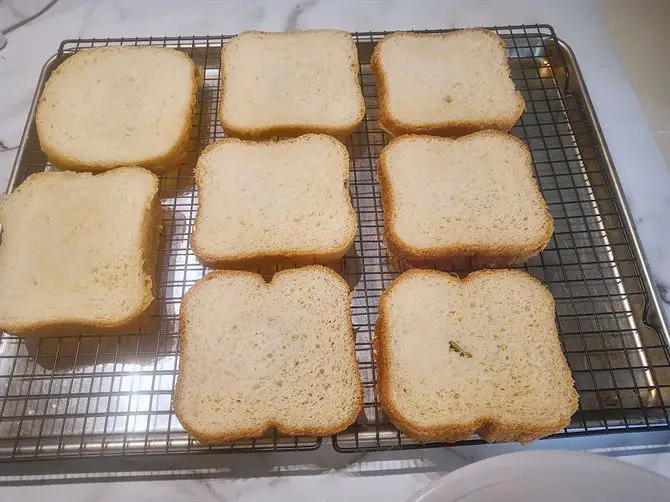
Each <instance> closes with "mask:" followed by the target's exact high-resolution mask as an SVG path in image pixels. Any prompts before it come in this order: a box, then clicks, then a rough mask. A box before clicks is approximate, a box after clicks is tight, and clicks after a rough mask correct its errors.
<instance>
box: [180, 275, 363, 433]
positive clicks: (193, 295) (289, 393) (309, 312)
mask: <svg viewBox="0 0 670 502" xmlns="http://www.w3.org/2000/svg"><path fill="white" fill-rule="evenodd" d="M349 304H350V292H349V287H348V286H347V283H346V282H345V281H344V279H342V277H340V276H339V275H337V274H336V273H335V272H333V271H332V270H330V269H328V268H326V267H322V266H309V267H304V268H298V269H289V270H284V271H282V272H278V273H277V274H275V275H274V277H273V279H272V282H270V283H267V282H265V281H264V279H263V277H261V276H260V275H258V274H254V273H251V272H243V271H237V272H236V271H216V272H212V273H210V274H209V275H207V276H206V277H205V278H204V279H202V280H200V281H198V282H197V283H196V284H195V286H193V287H192V288H191V289H190V290H189V291H188V293H187V294H186V295H185V296H184V299H183V300H182V305H181V312H180V329H179V343H180V347H181V353H180V358H179V378H178V380H177V387H176V390H175V394H174V406H175V409H176V412H177V417H178V418H179V421H180V422H181V424H182V425H183V426H184V428H185V429H186V430H187V431H188V432H189V433H191V434H192V435H193V436H194V437H196V438H197V439H200V440H202V441H207V442H222V441H232V440H235V439H240V438H251V437H258V436H261V435H262V434H263V433H264V432H265V431H267V430H268V429H269V428H270V427H276V428H277V429H278V430H279V431H280V432H283V433H286V434H291V435H326V434H333V433H335V432H339V431H341V430H343V429H345V428H346V427H347V426H349V425H350V424H351V423H352V422H353V421H354V420H355V419H356V417H357V416H358V413H359V412H360V410H361V408H362V406H363V390H362V389H363V388H362V384H361V376H360V373H359V371H358V364H357V362H356V355H355V348H354V332H353V327H352V324H351V314H350V312H349Z"/></svg>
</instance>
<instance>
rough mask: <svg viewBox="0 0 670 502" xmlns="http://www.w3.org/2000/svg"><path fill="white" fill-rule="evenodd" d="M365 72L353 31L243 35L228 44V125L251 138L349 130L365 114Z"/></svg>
mask: <svg viewBox="0 0 670 502" xmlns="http://www.w3.org/2000/svg"><path fill="white" fill-rule="evenodd" d="M358 73H359V66H358V53H357V51H356V44H355V43H354V40H353V38H352V37H351V35H350V34H349V33H347V32H344V31H339V30H307V31H297V32H292V33H264V32H258V31H250V32H245V33H242V34H240V35H238V36H236V37H235V38H233V39H231V40H230V41H229V42H227V43H226V44H225V45H224V46H223V49H222V50H221V98H220V101H219V117H220V120H221V124H222V125H223V129H224V131H225V132H226V134H228V135H231V136H235V137H240V138H247V139H257V138H268V137H271V136H298V135H300V134H304V133H310V132H313V133H325V134H330V135H333V136H338V137H342V136H346V135H348V134H351V133H352V132H353V131H354V130H355V129H356V128H357V127H358V125H359V124H360V123H361V121H362V120H363V116H364V115H365V102H364V100H363V93H362V92H361V88H360V84H359V81H358Z"/></svg>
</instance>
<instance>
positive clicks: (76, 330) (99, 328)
mask: <svg viewBox="0 0 670 502" xmlns="http://www.w3.org/2000/svg"><path fill="white" fill-rule="evenodd" d="M119 169H131V170H135V169H138V167H121V168H119ZM45 175H46V176H48V175H50V173H47V172H41V173H36V174H32V175H30V176H29V177H28V179H26V181H24V183H26V182H27V181H28V180H29V179H33V180H34V179H38V178H40V177H43V176H45ZM105 175H106V173H102V174H100V175H99V176H105ZM152 178H153V191H154V196H153V197H152V200H151V202H150V204H149V207H148V208H147V211H146V212H145V217H144V220H143V222H142V224H141V226H142V251H143V274H144V281H145V289H144V296H143V299H142V301H141V303H140V304H138V306H137V308H136V309H135V310H133V311H132V312H129V313H128V314H127V315H126V316H125V317H124V318H122V319H118V320H116V321H112V322H104V321H99V322H89V321H86V320H81V319H74V318H66V319H58V320H53V321H43V322H37V323H26V324H4V325H2V326H0V331H5V332H7V333H11V334H13V335H18V336H26V337H31V336H40V337H45V336H49V337H51V336H65V335H80V334H85V335H86V334H95V335H111V334H122V333H129V332H133V331H136V330H137V329H138V328H139V327H140V325H141V324H142V323H143V322H144V320H145V319H146V318H147V317H148V315H149V314H150V313H151V307H152V305H153V302H154V297H155V289H156V284H155V281H154V273H155V267H156V259H157V254H158V244H159V236H160V231H161V227H162V212H161V201H160V198H159V197H158V184H159V182H158V178H157V177H156V176H155V175H152Z"/></svg>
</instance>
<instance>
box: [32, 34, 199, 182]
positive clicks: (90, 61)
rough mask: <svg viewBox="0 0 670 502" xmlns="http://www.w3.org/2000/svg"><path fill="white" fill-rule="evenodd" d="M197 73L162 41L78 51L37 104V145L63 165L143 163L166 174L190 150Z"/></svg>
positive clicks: (88, 167)
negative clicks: (142, 45) (158, 43)
mask: <svg viewBox="0 0 670 502" xmlns="http://www.w3.org/2000/svg"><path fill="white" fill-rule="evenodd" d="M196 90H197V72H196V67H195V65H194V64H193V61H191V58H189V57H188V55H187V54H186V53H184V52H181V51H178V50H175V49H168V48H163V47H128V46H125V47H123V46H119V47H100V48H96V49H85V50H81V51H79V52H77V53H75V54H74V55H72V56H70V57H69V58H68V59H66V60H65V61H64V62H63V63H62V64H61V65H60V66H58V68H56V70H54V72H53V73H52V74H51V76H50V77H49V80H47V83H46V85H45V86H44V91H43V92H42V95H41V97H40V101H39V104H38V105H37V119H36V123H37V134H38V136H39V140H40V146H41V148H42V150H43V151H44V153H46V155H47V157H48V158H49V160H50V161H51V162H52V163H53V164H54V165H55V166H56V167H58V168H61V169H69V170H73V171H94V172H95V171H105V170H107V169H111V168H113V167H119V166H140V167H145V168H147V169H150V170H151V171H153V172H155V173H158V174H160V173H162V172H163V171H165V169H167V168H168V167H170V166H171V165H174V164H177V163H179V162H180V161H181V159H182V158H183V156H184V155H185V154H186V152H187V150H188V141H189V136H190V133H191V123H192V121H193V114H194V112H195V94H196Z"/></svg>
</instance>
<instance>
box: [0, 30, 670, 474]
mask: <svg viewBox="0 0 670 502" xmlns="http://www.w3.org/2000/svg"><path fill="white" fill-rule="evenodd" d="M491 29H493V30H494V31H496V32H497V33H499V34H500V35H501V36H502V37H503V38H504V40H505V41H506V44H507V55H508V58H509V62H510V66H511V68H512V76H513V79H514V81H515V83H516V85H517V87H518V88H519V90H520V91H521V93H522V94H523V96H524V99H525V100H526V103H527V106H526V112H525V113H524V115H523V116H522V118H521V120H520V122H519V123H518V124H517V126H516V127H515V128H514V129H513V130H512V133H513V134H515V135H517V136H519V137H520V138H522V139H523V140H524V141H525V142H526V143H527V144H528V145H529V147H530V149H531V152H532V155H533V161H534V168H535V174H536V177H537V179H538V181H539V184H540V187H541V190H542V193H543V195H544V198H545V200H546V201H547V203H548V205H549V208H550V211H551V212H552V214H553V216H554V221H555V234H554V236H553V237H552V239H551V242H550V244H549V246H548V247H547V249H546V250H545V251H544V252H543V253H542V254H541V255H540V256H539V257H536V258H534V259H532V260H531V261H529V262H528V263H527V264H525V265H524V266H523V267H522V268H523V269H525V270H526V271H528V272H529V273H531V274H532V275H534V276H535V277H537V278H539V279H540V280H541V281H542V282H544V283H545V284H547V285H548V287H549V288H550V290H551V291H552V293H553V295H554V297H555V299H556V311H557V320H558V325H559V331H560V335H561V340H562V343H563V347H564V350H565V353H566V356H567V359H568V362H569V364H570V367H571V369H572V372H573V376H574V378H575V381H576V384H577V388H578V390H579V393H580V408H579V411H578V412H577V413H576V414H575V416H574V417H573V420H572V423H571V424H570V426H569V427H568V428H567V429H566V430H565V431H563V432H562V433H561V434H559V435H563V436H574V435H582V434H593V433H604V432H613V431H632V430H651V429H657V428H668V427H670V420H669V418H668V412H669V410H668V407H667V405H666V403H669V402H670V359H669V356H668V351H667V345H666V343H665V340H664V339H663V336H664V335H663V334H662V331H661V330H657V329H655V328H654V327H652V326H651V325H650V324H649V323H650V322H651V321H653V319H654V315H653V314H655V315H658V312H657V311H656V310H657V303H656V301H655V297H654V295H653V291H652V290H651V289H650V288H651V287H650V285H649V282H648V279H647V277H646V272H645V269H644V265H643V262H642V261H641V260H640V258H639V256H638V255H637V246H638V245H637V241H636V240H635V236H634V233H633V232H632V230H631V229H630V228H629V227H628V226H627V225H628V223H627V221H628V220H627V219H626V218H625V207H624V205H623V202H622V201H621V199H620V192H619V190H618V188H617V187H618V186H617V182H616V180H615V179H614V177H613V176H614V175H613V173H612V172H610V168H609V167H608V164H607V158H606V154H605V152H604V151H603V148H604V147H603V146H602V145H601V146H600V147H599V143H598V138H597V137H596V132H597V131H596V129H595V124H594V122H593V118H592V117H589V115H588V111H589V110H590V108H589V103H588V98H587V97H586V92H585V89H583V88H582V87H581V84H580V82H579V78H578V70H577V69H576V66H575V65H574V62H573V61H571V60H570V58H568V57H566V49H565V47H564V46H562V44H561V42H559V41H558V40H557V38H556V36H555V34H554V31H553V29H552V28H551V27H550V26H546V25H535V26H509V27H497V28H496V27H494V28H491ZM383 35H384V33H357V34H354V37H355V39H356V41H357V44H358V50H359V60H360V79H361V85H362V88H363V92H364V96H365V101H366V106H367V113H366V116H365V120H364V122H363V123H362V124H361V126H360V128H359V129H358V130H357V131H356V132H355V133H354V134H353V135H352V136H351V137H350V138H348V139H347V146H348V148H349V151H350V154H351V169H350V190H351V195H352V200H353V204H354V207H355V208H356V211H357V213H358V218H359V229H358V234H357V237H356V241H355V246H354V248H353V249H352V250H351V251H350V253H349V254H347V256H345V258H344V259H343V260H342V262H341V268H340V272H341V273H342V275H343V276H344V277H345V278H346V279H347V281H348V282H349V284H350V285H351V287H352V288H353V290H354V297H353V300H352V318H353V323H354V326H355V329H356V352H357V357H358V360H359V364H360V369H361V374H362V376H363V382H364V387H365V406H364V413H361V415H360V417H359V419H358V420H357V422H356V424H354V425H353V426H352V427H350V428H349V429H348V430H347V431H345V432H343V433H341V434H338V435H336V436H333V438H332V441H333V446H334V447H335V448H336V449H337V450H338V451H366V450H380V449H402V448H416V447H422V446H432V445H418V444H416V443H414V442H412V441H411V440H409V439H407V438H406V437H404V436H402V435H401V434H399V433H398V432H397V431H396V430H395V429H394V428H393V426H392V425H391V424H390V423H389V422H388V421H387V420H386V419H385V417H384V414H383V411H382V410H381V408H380V406H379V403H378V401H377V398H376V392H375V386H376V372H375V366H374V358H373V352H372V346H371V340H372V336H373V333H374V323H375V321H376V316H377V306H378V299H379V295H380V294H381V292H382V290H383V288H384V287H386V286H387V285H388V284H389V282H390V281H391V280H393V278H394V277H395V276H396V275H397V274H396V273H394V272H392V271H390V270H389V269H388V268H387V266H386V249H385V247H384V244H383V241H382V240H381V234H382V229H383V220H384V218H383V214H382V210H381V205H380V202H379V187H378V185H377V182H376V174H375V171H376V164H377V159H378V156H379V153H380V151H381V149H382V147H383V146H384V145H385V144H386V142H387V140H388V138H387V137H386V136H385V134H384V133H383V132H382V131H381V130H380V128H379V124H378V122H377V118H378V108H377V101H376V91H375V86H374V79H373V77H372V74H371V70H370V65H369V61H370V56H371V54H372V50H373V48H374V44H375V42H376V41H377V40H379V39H380V38H381V37H382V36H383ZM228 38H229V37H218V36H217V37H188V38H186V37H165V38H132V39H104V40H67V41H64V42H63V43H62V44H61V47H60V49H59V52H58V55H57V56H56V57H55V58H54V59H53V60H51V61H50V62H49V63H48V64H47V65H46V66H45V70H44V72H43V74H42V76H41V79H40V84H39V86H38V94H39V92H40V91H41V88H42V86H43V84H44V82H45V80H46V79H47V78H48V76H49V74H50V73H51V71H52V70H53V69H54V68H56V67H57V66H58V64H60V62H62V60H63V59H64V58H65V57H67V56H68V55H69V54H71V53H73V52H75V51H77V50H80V49H83V48H88V47H100V46H105V45H155V46H169V47H177V48H179V49H181V50H184V51H185V52H187V53H188V54H189V55H190V56H191V57H192V58H193V60H194V61H195V62H196V64H197V65H198V66H200V67H201V68H203V70H204V71H203V76H204V79H203V82H204V85H203V86H202V88H201V90H200V91H199V93H198V109H197V113H196V116H195V120H194V123H193V129H192V137H191V144H190V148H189V155H188V157H187V159H186V160H185V161H184V162H183V164H182V165H181V166H180V167H179V169H178V170H177V171H175V172H172V173H169V174H167V175H165V176H163V177H162V179H161V193H160V195H161V199H162V203H163V226H164V231H163V235H162V236H161V245H160V251H159V258H158V266H157V282H158V286H159V287H158V301H157V302H156V306H155V312H154V314H153V315H152V317H151V320H150V322H149V323H148V325H147V326H145V327H144V329H143V332H142V333H136V334H129V335H124V336H111V337H110V336H94V337H90V336H86V337H76V336H73V337H63V338H52V339H42V340H40V341H32V342H26V341H23V340H20V339H17V338H14V337H11V336H8V335H3V337H2V341H1V342H0V397H1V398H2V401H0V460H5V461H7V460H26V459H42V458H44V459H54V458H73V457H86V456H108V455H152V454H159V455H160V454H164V455H165V454H192V453H203V452H219V451H221V452H223V451H285V450H309V449H315V448H318V447H319V446H320V445H321V439H320V438H290V437H285V436H281V435H278V434H276V433H274V432H272V433H270V434H268V435H267V436H266V437H263V438H258V439H255V440H253V441H245V442H238V443H233V444H227V445H217V446H211V445H203V444H200V443H198V442H197V441H195V440H193V439H192V438H189V436H188V435H187V434H186V432H184V430H183V429H182V427H181V425H180V424H179V422H178V421H177V419H176V417H175V414H174V409H173V408H172V405H171V397H172V389H173V387H174V383H175V381H176V378H177V373H178V370H177V368H178V357H179V347H178V322H179V319H178V314H179V306H180V302H181V298H182V296H183V294H184V293H185V292H186V291H187V290H188V288H189V287H190V286H191V285H193V284H194V283H195V281H197V280H198V279H200V278H202V277H203V276H204V275H205V273H206V271H207V270H206V269H205V268H203V267H202V266H201V265H200V264H199V263H198V261H197V260H196V259H195V256H194V255H193V253H192V251H191V250H190V247H189V237H190V234H191V229H192V226H193V223H194V219H195V214H196V211H197V206H198V198H197V191H196V189H195V187H194V182H193V169H194V167H195V163H196V160H197V157H198V154H199V152H200V151H201V150H202V149H203V148H204V147H205V146H206V145H207V144H209V143H210V142H211V141H214V140H216V139H219V138H222V137H223V135H224V134H223V130H222V129H221V126H220V124H219V120H218V117H217V109H216V108H217V107H216V103H217V101H218V98H219V91H220V89H219V65H220V48H221V46H222V45H223V44H224V43H225V42H226V40H227V39H228ZM50 168H51V166H50V165H49V163H48V162H47V160H46V157H45V156H44V154H43V153H42V152H41V151H40V149H39V145H38V143H37V138H36V132H35V125H34V107H33V110H32V111H31V116H30V118H29V123H28V126H27V129H26V133H25V136H24V139H23V142H22V145H21V147H20V149H19V154H18V157H17V163H16V167H15V173H14V175H13V177H12V181H11V182H10V186H16V185H18V184H19V183H20V182H21V181H23V179H25V177H27V176H28V175H29V174H31V173H33V172H38V171H43V170H45V169H50ZM661 324H662V323H661ZM306 357H307V356H306ZM476 441H477V439H476V438H473V440H472V441H469V442H476Z"/></svg>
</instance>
